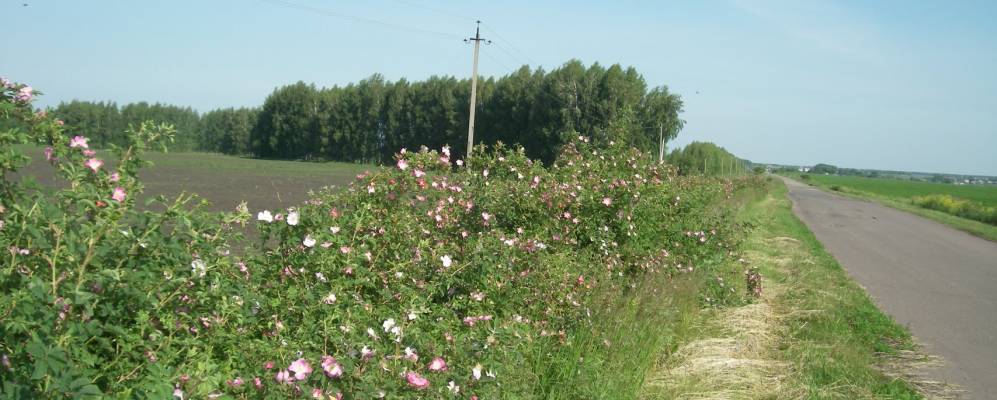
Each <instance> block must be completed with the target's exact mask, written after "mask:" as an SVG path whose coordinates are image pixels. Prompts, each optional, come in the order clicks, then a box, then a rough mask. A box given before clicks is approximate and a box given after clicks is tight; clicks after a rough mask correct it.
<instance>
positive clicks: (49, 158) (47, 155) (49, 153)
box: [45, 147, 55, 161]
mask: <svg viewBox="0 0 997 400" xmlns="http://www.w3.org/2000/svg"><path fill="white" fill-rule="evenodd" d="M53 151H55V150H53V149H52V147H46V148H45V161H52V160H54V159H55V157H52V152H53Z"/></svg>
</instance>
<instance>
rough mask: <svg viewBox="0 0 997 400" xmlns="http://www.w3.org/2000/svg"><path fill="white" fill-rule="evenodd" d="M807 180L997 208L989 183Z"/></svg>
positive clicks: (855, 178)
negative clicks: (942, 197) (940, 196)
mask: <svg viewBox="0 0 997 400" xmlns="http://www.w3.org/2000/svg"><path fill="white" fill-rule="evenodd" d="M810 179H811V180H813V181H816V183H818V184H820V185H821V186H828V187H830V186H840V187H845V188H849V189H853V190H857V191H861V192H866V193H871V194H874V195H878V196H885V197H891V198H894V199H898V200H899V199H910V198H913V197H915V196H926V195H931V194H947V195H949V196H952V197H957V198H960V199H965V200H972V201H975V202H978V203H982V204H984V205H987V206H989V207H997V186H992V185H953V184H945V183H930V182H914V181H902V180H899V179H885V178H864V177H859V176H837V175H810Z"/></svg>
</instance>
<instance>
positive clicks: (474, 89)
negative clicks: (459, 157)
mask: <svg viewBox="0 0 997 400" xmlns="http://www.w3.org/2000/svg"><path fill="white" fill-rule="evenodd" d="M477 24H478V26H477V28H476V29H475V31H474V37H473V38H467V39H464V43H470V42H474V62H473V64H472V66H471V111H470V115H469V118H468V123H467V161H468V162H470V160H471V151H472V150H474V109H475V103H477V93H478V48H479V47H480V46H481V42H482V41H484V42H485V44H488V43H491V41H490V40H485V39H484V38H482V37H481V21H477Z"/></svg>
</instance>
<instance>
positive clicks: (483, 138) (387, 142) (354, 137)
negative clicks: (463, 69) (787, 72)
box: [52, 60, 684, 163]
mask: <svg viewBox="0 0 997 400" xmlns="http://www.w3.org/2000/svg"><path fill="white" fill-rule="evenodd" d="M470 86H471V82H470V79H457V78H455V77H452V76H433V77H430V78H428V79H426V80H422V81H408V80H406V79H404V78H403V79H399V80H397V81H389V80H386V79H385V78H384V77H383V76H381V75H377V74H375V75H373V76H371V77H369V78H367V79H364V80H361V81H360V82H357V83H351V84H348V85H345V86H333V87H331V88H318V87H316V86H315V85H314V84H306V83H304V82H298V83H295V84H292V85H287V86H283V87H279V88H277V89H275V90H274V91H273V92H272V93H271V94H270V95H269V96H268V97H267V98H266V99H265V100H264V102H263V104H262V106H261V107H259V108H238V109H236V108H227V109H219V110H214V111H210V112H207V113H205V114H203V115H201V114H199V113H198V112H197V111H195V110H193V109H191V108H190V107H179V106H173V105H166V104H148V103H144V102H143V103H134V104H128V105H125V106H121V107H118V106H117V105H116V104H115V103H111V102H84V101H72V102H68V103H61V104H59V105H58V106H57V107H55V109H53V110H52V112H54V113H55V115H56V116H57V117H58V118H61V119H63V120H64V121H65V123H66V125H68V126H69V128H70V129H69V131H70V132H74V133H75V134H84V135H87V136H89V137H91V138H92V139H93V141H94V142H93V143H95V144H96V145H98V146H107V145H110V144H119V143H121V141H122V140H123V139H124V138H123V136H122V134H121V132H123V131H124V128H126V127H127V126H128V125H129V124H137V123H138V122H140V121H144V120H155V121H160V122H168V123H172V124H174V125H175V126H176V128H177V136H178V137H177V142H176V143H175V145H174V146H173V148H174V149H176V150H179V151H192V150H194V151H209V152H220V153H225V154H233V155H246V156H254V157H260V158H278V159H306V160H334V161H350V162H364V163H384V162H390V159H391V157H392V155H393V154H394V153H395V152H397V151H398V150H399V149H401V148H410V149H414V148H418V147H419V146H422V145H425V146H429V147H437V148H438V147H441V146H443V145H445V144H448V145H450V146H451V148H452V149H453V150H454V151H455V152H456V154H464V152H465V151H466V143H467V139H466V135H467V124H468V111H469V110H468V108H469V94H470ZM682 106H683V105H682V99H681V97H680V96H678V95H677V94H674V93H671V92H669V91H668V88H667V87H665V86H660V87H654V88H648V85H647V82H646V81H645V80H644V78H643V76H642V75H641V74H639V73H638V72H637V71H636V70H635V69H634V68H632V67H629V68H623V67H621V66H620V65H619V64H614V65H612V66H609V67H604V66H602V65H600V64H598V63H596V64H592V65H590V66H587V67H586V66H585V65H584V64H582V63H581V62H580V61H577V60H572V61H569V62H567V63H565V64H563V65H562V66H560V67H558V68H556V69H553V70H551V71H545V70H543V69H542V68H535V69H533V68H530V67H528V66H523V67H522V68H520V69H519V70H517V71H515V72H513V73H511V74H509V75H506V76H503V77H500V78H497V79H496V78H487V79H481V80H479V81H478V99H477V108H476V110H475V113H476V121H475V143H476V144H477V143H486V144H491V143H495V142H499V141H501V142H504V143H506V144H519V145H522V146H524V147H525V148H526V151H527V154H528V155H529V156H530V157H531V158H535V159H541V160H544V161H550V160H552V159H553V158H554V156H555V154H556V153H557V149H558V147H559V146H560V144H561V143H562V142H563V140H564V138H565V135H573V134H582V135H586V136H590V137H592V139H593V140H594V141H597V142H598V141H606V142H608V141H622V142H625V143H628V144H631V145H633V146H635V147H638V148H641V149H644V150H656V149H657V146H658V135H659V127H661V131H662V133H663V136H664V139H665V140H666V141H667V140H671V139H673V138H674V137H675V136H676V135H677V134H678V132H679V130H681V128H682V126H683V124H684V121H682V120H681V118H680V117H679V114H680V113H681V112H682Z"/></svg>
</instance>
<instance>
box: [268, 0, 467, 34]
mask: <svg viewBox="0 0 997 400" xmlns="http://www.w3.org/2000/svg"><path fill="white" fill-rule="evenodd" d="M260 1H263V2H267V3H270V4H275V5H279V6H283V7H288V8H295V9H298V10H302V11H308V12H311V13H315V14H320V15H325V16H329V17H335V18H340V19H345V20H349V21H353V22H361V23H367V24H375V25H382V26H386V27H389V28H393V29H398V30H403V31H409V32H417V33H424V34H429V35H437V36H443V37H447V38H458V39H459V38H463V36H461V35H457V34H453V33H446V32H437V31H433V30H429V29H423V28H418V27H414V26H406V25H400V24H395V23H391V22H387V21H381V20H377V19H372V18H366V17H358V16H355V15H349V14H343V13H340V12H337V11H331V10H326V9H322V8H317V7H312V6H306V5H303V4H297V3H292V2H290V1H285V0H260Z"/></svg>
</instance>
